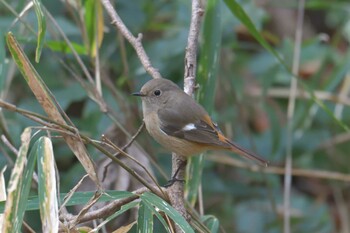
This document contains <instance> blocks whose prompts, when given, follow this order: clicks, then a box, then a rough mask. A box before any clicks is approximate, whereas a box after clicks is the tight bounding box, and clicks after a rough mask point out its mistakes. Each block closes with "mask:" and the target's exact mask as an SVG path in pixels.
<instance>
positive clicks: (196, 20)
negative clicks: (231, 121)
mask: <svg viewBox="0 0 350 233" xmlns="http://www.w3.org/2000/svg"><path fill="white" fill-rule="evenodd" d="M202 15H203V9H202V7H201V4H200V1H199V0H192V15H191V25H190V29H189V34H188V41H187V47H186V55H185V73H184V91H185V92H186V93H187V94H188V95H191V96H192V94H193V90H194V87H195V81H196V67H197V47H198V46H197V45H198V37H199V30H200V21H201V16H202ZM184 160H186V158H184V157H183V156H180V155H176V154H173V157H172V174H175V172H176V171H177V170H179V171H178V175H177V179H180V180H183V179H184V178H185V169H186V167H185V166H181V165H182V164H183V161H184ZM168 194H169V199H170V202H171V204H172V206H173V207H174V208H175V209H176V210H177V211H178V212H179V213H181V214H182V215H183V216H184V217H185V218H186V219H187V220H189V215H188V214H187V212H186V208H185V203H184V184H183V183H181V182H175V183H174V184H173V185H172V186H170V187H169V192H168ZM176 232H182V231H181V229H179V227H177V226H176Z"/></svg>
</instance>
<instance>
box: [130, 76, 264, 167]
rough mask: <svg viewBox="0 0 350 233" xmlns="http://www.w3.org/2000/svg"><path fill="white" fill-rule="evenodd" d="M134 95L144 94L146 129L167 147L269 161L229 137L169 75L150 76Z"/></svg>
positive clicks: (187, 152) (182, 151) (183, 152)
mask: <svg viewBox="0 0 350 233" xmlns="http://www.w3.org/2000/svg"><path fill="white" fill-rule="evenodd" d="M132 95H134V96H139V97H141V100H142V112H143V120H144V122H145V125H146V129H147V131H148V133H149V134H150V135H151V136H152V137H153V138H154V139H155V140H156V141H157V142H158V143H159V144H160V145H162V146H163V147H164V148H166V149H168V150H170V151H172V152H174V153H176V154H178V155H181V156H184V157H185V158H188V157H189V156H193V155H197V154H200V153H202V152H204V151H207V150H226V151H231V152H233V153H235V154H238V155H241V156H243V157H246V158H248V159H252V160H254V161H257V162H258V163H259V164H261V165H264V166H267V165H268V163H269V162H268V161H266V160H265V159H263V158H261V157H260V156H258V155H256V154H254V153H252V152H250V151H248V150H247V149H245V148H243V147H241V146H240V145H238V144H237V143H235V142H233V141H231V140H230V139H228V138H227V137H226V136H225V135H224V134H223V133H222V131H221V130H220V128H219V127H218V125H217V124H216V123H214V122H213V120H212V119H211V117H210V116H209V114H208V112H207V111H206V110H205V109H204V108H203V107H202V106H201V105H200V104H198V103H197V102H196V101H195V100H194V99H193V98H192V97H191V96H189V95H187V94H186V93H185V92H184V91H183V90H182V89H181V88H180V87H179V86H177V85H176V84H175V83H174V82H172V81H170V80H169V79H164V78H156V79H151V80H150V81H148V82H146V83H145V84H144V85H143V86H142V87H141V90H140V91H139V92H135V93H132Z"/></svg>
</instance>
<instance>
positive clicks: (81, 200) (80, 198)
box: [0, 190, 135, 213]
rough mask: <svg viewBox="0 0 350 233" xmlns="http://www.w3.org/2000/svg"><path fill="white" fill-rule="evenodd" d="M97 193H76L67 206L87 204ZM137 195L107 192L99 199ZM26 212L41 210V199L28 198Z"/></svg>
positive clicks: (2, 204) (2, 210)
mask: <svg viewBox="0 0 350 233" xmlns="http://www.w3.org/2000/svg"><path fill="white" fill-rule="evenodd" d="M94 194H95V192H76V193H74V194H73V195H72V197H71V198H70V199H69V201H68V202H67V203H66V206H75V205H83V204H86V203H87V202H88V201H89V200H90V199H91V197H92V196H93V195H94ZM134 195H135V194H133V193H131V192H127V191H114V190H113V191H105V193H103V194H102V196H101V197H100V198H99V200H98V202H106V201H113V200H118V199H122V198H128V197H132V196H134ZM66 196H67V193H61V194H60V199H61V200H63V199H64V197H66ZM4 206H5V202H4V201H3V202H0V213H3V212H4ZM25 209H26V210H38V209H39V197H38V196H31V197H29V198H28V202H27V205H26V208H25Z"/></svg>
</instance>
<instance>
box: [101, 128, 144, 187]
mask: <svg viewBox="0 0 350 233" xmlns="http://www.w3.org/2000/svg"><path fill="white" fill-rule="evenodd" d="M144 126H145V122H144V121H143V122H142V124H141V126H140V127H139V129H138V130H137V131H136V133H135V134H134V136H132V137H131V139H130V141H129V142H127V143H126V144H125V145H124V146H123V147H122V148H120V150H122V151H125V150H126V149H127V148H128V147H129V146H130V145H131V143H133V141H135V139H136V137H137V136H138V135H139V134H140V133H141V131H142V129H143V127H144ZM112 144H113V143H112ZM113 145H114V144H113ZM120 154H121V152H120V151H118V152H117V153H116V154H114V157H117V156H119V155H120ZM111 164H112V161H110V162H109V163H107V165H105V167H104V168H103V177H102V182H103V181H104V180H105V178H106V174H107V171H108V167H109V165H111Z"/></svg>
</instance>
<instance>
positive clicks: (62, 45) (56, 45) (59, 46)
mask: <svg viewBox="0 0 350 233" xmlns="http://www.w3.org/2000/svg"><path fill="white" fill-rule="evenodd" d="M71 44H72V46H73V48H74V50H75V51H76V52H77V53H78V54H79V55H86V54H87V53H86V49H85V47H84V46H83V45H81V44H77V43H75V42H71ZM46 45H47V46H48V47H49V48H50V49H52V50H53V51H57V52H61V53H68V54H72V50H71V49H70V47H69V46H68V45H67V43H66V42H65V41H53V40H52V41H46Z"/></svg>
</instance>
